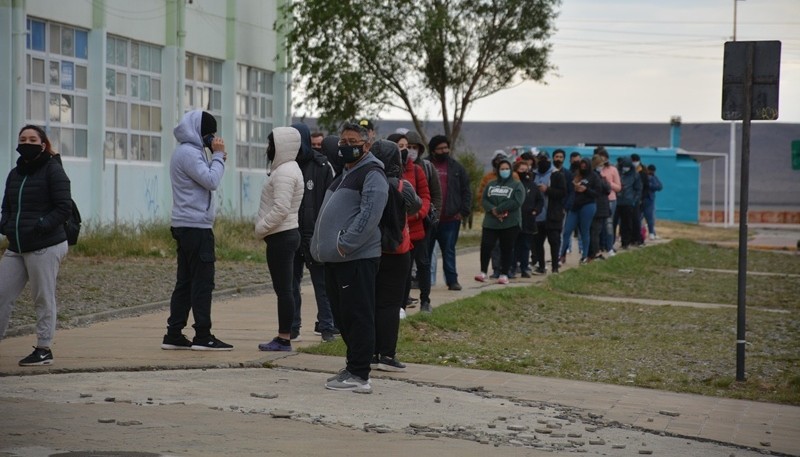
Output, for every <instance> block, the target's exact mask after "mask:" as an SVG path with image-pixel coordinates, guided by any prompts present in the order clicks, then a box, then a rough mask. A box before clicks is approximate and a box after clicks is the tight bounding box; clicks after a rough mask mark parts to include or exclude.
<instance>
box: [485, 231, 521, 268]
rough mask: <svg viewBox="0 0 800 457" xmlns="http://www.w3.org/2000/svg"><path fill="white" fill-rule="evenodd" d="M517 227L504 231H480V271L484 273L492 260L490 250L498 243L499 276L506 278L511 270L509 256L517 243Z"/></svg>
mask: <svg viewBox="0 0 800 457" xmlns="http://www.w3.org/2000/svg"><path fill="white" fill-rule="evenodd" d="M518 233H519V227H510V228H506V229H499V230H497V229H490V228H486V227H484V228H483V230H482V231H481V271H482V272H484V273H486V269H487V268H489V262H490V261H491V260H492V250H493V249H494V246H495V244H496V243H497V242H498V241H499V242H500V274H501V275H506V276H508V270H509V268H511V256H512V255H513V253H514V242H515V241H517V234H518Z"/></svg>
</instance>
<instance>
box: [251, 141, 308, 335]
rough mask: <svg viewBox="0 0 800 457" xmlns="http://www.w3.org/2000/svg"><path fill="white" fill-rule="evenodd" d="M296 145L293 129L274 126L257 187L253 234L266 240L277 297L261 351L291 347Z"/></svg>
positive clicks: (299, 177) (299, 176)
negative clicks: (265, 175)
mask: <svg viewBox="0 0 800 457" xmlns="http://www.w3.org/2000/svg"><path fill="white" fill-rule="evenodd" d="M299 149H300V132H298V131H297V129H295V128H293V127H276V128H275V129H273V130H272V133H270V134H269V144H268V146H267V160H268V161H269V163H271V164H272V166H271V171H270V172H269V179H268V180H267V182H266V183H265V184H264V188H263V189H262V190H261V201H260V204H259V207H258V218H257V219H256V225H255V235H256V238H258V239H262V240H264V242H266V243H267V268H268V269H269V276H270V278H271V279H272V290H274V291H275V295H276V296H277V298H278V336H276V337H275V338H273V339H272V341H270V342H268V343H261V344H259V345H258V349H259V350H261V351H291V350H292V344H291V331H292V323H293V322H294V312H295V303H294V280H293V275H294V260H295V255H296V254H297V250H298V248H299V247H300V232H299V231H298V230H297V228H298V226H299V224H298V222H297V217H298V211H299V210H300V203H301V202H302V201H303V172H301V171H300V166H299V165H298V164H297V162H296V161H295V159H296V158H297V151H298V150H299Z"/></svg>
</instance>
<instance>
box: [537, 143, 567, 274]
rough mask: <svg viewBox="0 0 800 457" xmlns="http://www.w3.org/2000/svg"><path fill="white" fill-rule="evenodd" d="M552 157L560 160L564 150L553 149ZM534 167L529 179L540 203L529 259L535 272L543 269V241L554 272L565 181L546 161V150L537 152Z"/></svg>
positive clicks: (562, 158) (545, 262) (544, 259)
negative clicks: (541, 197)
mask: <svg viewBox="0 0 800 457" xmlns="http://www.w3.org/2000/svg"><path fill="white" fill-rule="evenodd" d="M553 157H554V158H560V162H559V165H560V164H563V163H564V151H562V150H561V149H557V150H556V151H555V152H554V153H553ZM537 159H538V161H537V163H536V169H535V170H536V171H535V172H534V177H533V183H534V185H536V187H537V188H538V189H539V192H540V193H541V194H542V195H544V207H543V208H542V211H541V212H540V213H539V214H538V215H537V216H536V235H534V237H533V252H534V256H533V263H534V265H536V269H535V270H534V272H535V273H536V274H542V275H543V274H545V273H547V267H546V265H547V260H546V257H545V251H544V242H545V240H547V243H548V244H549V245H550V257H551V260H552V272H553V273H558V267H559V265H560V258H559V251H560V249H561V229H562V228H563V227H564V198H565V197H566V195H567V181H566V178H565V177H564V173H563V172H562V171H561V169H559V168H558V167H556V166H555V163H556V161H554V162H553V163H554V165H551V164H550V158H549V157H548V155H547V153H546V152H542V153H540V154H539V155H538V156H537Z"/></svg>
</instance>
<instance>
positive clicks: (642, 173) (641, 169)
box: [631, 154, 650, 246]
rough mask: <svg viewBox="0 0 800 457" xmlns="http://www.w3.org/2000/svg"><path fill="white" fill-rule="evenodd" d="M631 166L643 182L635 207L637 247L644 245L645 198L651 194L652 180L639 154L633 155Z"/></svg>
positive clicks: (634, 227)
mask: <svg viewBox="0 0 800 457" xmlns="http://www.w3.org/2000/svg"><path fill="white" fill-rule="evenodd" d="M631 164H632V165H633V169H634V170H636V173H638V174H639V182H641V185H642V189H641V191H640V192H639V195H637V198H638V200H637V201H638V203H637V204H636V206H634V211H635V213H634V216H633V240H634V241H633V242H634V244H635V245H636V246H643V245H644V238H645V237H644V234H643V232H644V230H642V216H643V215H644V208H643V205H644V197H645V196H647V195H649V194H650V179H649V178H648V176H647V167H645V166H644V165H643V164H642V158H641V157H639V154H631Z"/></svg>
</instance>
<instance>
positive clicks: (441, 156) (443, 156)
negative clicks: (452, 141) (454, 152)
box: [432, 152, 450, 162]
mask: <svg viewBox="0 0 800 457" xmlns="http://www.w3.org/2000/svg"><path fill="white" fill-rule="evenodd" d="M449 156H450V153H449V152H445V153H442V154H438V153H434V154H433V157H432V158H433V160H435V161H437V162H444V161H446V160H447V158H448V157H449Z"/></svg>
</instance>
